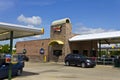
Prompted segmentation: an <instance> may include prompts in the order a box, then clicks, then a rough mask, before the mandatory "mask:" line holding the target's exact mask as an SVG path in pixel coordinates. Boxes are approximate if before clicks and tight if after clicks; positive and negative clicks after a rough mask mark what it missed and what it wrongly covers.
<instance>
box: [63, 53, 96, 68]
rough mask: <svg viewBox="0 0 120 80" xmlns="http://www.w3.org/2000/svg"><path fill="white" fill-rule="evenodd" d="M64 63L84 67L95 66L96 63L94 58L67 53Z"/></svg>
mask: <svg viewBox="0 0 120 80" xmlns="http://www.w3.org/2000/svg"><path fill="white" fill-rule="evenodd" d="M65 65H66V66H70V65H76V66H78V65H80V66H81V67H82V68H85V67H95V66H96V63H95V61H94V60H92V59H89V58H87V57H85V56H83V55H80V54H68V55H67V56H66V57H65Z"/></svg>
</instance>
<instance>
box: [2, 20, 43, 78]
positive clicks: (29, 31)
mask: <svg viewBox="0 0 120 80" xmlns="http://www.w3.org/2000/svg"><path fill="white" fill-rule="evenodd" d="M43 33H44V29H43V28H41V29H40V28H28V27H27V26H22V25H15V24H9V23H3V22H0V40H8V39H10V54H12V45H13V39H15V38H20V37H28V36H34V35H40V34H43ZM11 66H12V65H11V64H10V65H9V75H8V80H11V73H12V69H11Z"/></svg>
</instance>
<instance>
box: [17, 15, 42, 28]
mask: <svg viewBox="0 0 120 80" xmlns="http://www.w3.org/2000/svg"><path fill="white" fill-rule="evenodd" d="M17 20H18V21H19V22H23V23H25V24H27V25H34V26H37V25H40V24H41V22H42V20H41V17H39V16H32V17H25V16H24V15H23V14H21V15H20V16H18V18H17Z"/></svg>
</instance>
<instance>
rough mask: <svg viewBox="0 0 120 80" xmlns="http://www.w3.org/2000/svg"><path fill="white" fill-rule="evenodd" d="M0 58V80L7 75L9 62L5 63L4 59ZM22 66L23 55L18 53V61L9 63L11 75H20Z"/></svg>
mask: <svg viewBox="0 0 120 80" xmlns="http://www.w3.org/2000/svg"><path fill="white" fill-rule="evenodd" d="M0 60H1V62H0V80H1V79H2V78H6V77H8V73H9V65H10V63H6V62H5V60H4V59H0ZM24 66H25V64H24V61H23V57H22V56H21V55H18V63H16V64H12V63H11V69H12V76H15V75H21V74H22V72H23V67H24Z"/></svg>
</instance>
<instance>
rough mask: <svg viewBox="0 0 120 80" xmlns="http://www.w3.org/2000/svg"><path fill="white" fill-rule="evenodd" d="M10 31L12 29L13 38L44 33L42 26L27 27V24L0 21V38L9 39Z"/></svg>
mask: <svg viewBox="0 0 120 80" xmlns="http://www.w3.org/2000/svg"><path fill="white" fill-rule="evenodd" d="M10 31H13V38H14V39H15V38H20V37H27V36H34V35H40V34H43V33H44V29H43V28H28V27H27V26H22V25H16V24H9V23H3V22H0V40H8V39H10Z"/></svg>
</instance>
